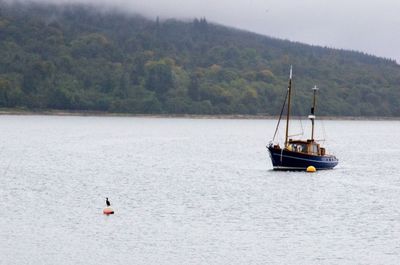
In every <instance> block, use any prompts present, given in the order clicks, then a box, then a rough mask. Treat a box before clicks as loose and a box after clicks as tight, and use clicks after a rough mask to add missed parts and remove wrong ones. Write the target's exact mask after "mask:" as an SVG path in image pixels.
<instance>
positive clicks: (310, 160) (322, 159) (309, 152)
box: [267, 67, 339, 170]
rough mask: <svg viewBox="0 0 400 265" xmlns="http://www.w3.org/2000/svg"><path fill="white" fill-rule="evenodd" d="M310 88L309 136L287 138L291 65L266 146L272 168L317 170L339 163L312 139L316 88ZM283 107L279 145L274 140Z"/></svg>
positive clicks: (329, 167)
mask: <svg viewBox="0 0 400 265" xmlns="http://www.w3.org/2000/svg"><path fill="white" fill-rule="evenodd" d="M312 90H313V105H312V107H311V114H310V115H309V116H308V118H309V119H310V121H311V125H312V127H311V138H310V139H306V140H301V139H289V124H290V103H291V94H292V67H290V74H289V85H288V89H287V92H286V97H285V100H284V103H283V106H282V110H281V114H280V116H279V120H278V124H277V126H276V130H275V134H274V137H273V139H272V141H271V142H270V143H269V145H268V146H267V148H268V151H269V155H270V157H271V161H272V165H273V168H274V170H306V169H307V168H308V167H310V166H313V167H314V168H315V169H318V170H320V169H332V168H334V167H335V166H336V165H337V164H338V163H339V160H338V159H337V158H336V157H335V156H334V155H329V154H327V152H326V149H325V148H323V147H322V146H321V145H320V144H319V143H318V142H317V141H316V140H315V139H314V120H315V106H316V93H317V90H318V88H317V87H316V86H314V88H312ZM286 101H287V102H286ZM286 103H287V104H286ZM286 105H287V108H286ZM285 108H286V109H287V113H286V130H285V142H284V145H283V146H282V147H281V146H280V145H279V143H276V142H274V141H275V137H276V135H277V132H278V129H279V124H280V121H281V119H282V114H283V112H284V109H285Z"/></svg>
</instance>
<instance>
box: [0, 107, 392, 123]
mask: <svg viewBox="0 0 400 265" xmlns="http://www.w3.org/2000/svg"><path fill="white" fill-rule="evenodd" d="M0 115H1V116H4V115H15V116H18V115H21V116H29V115H32V116H82V117H85V116H88V117H144V118H189V119H239V120H274V119H278V116H271V115H263V114H257V115H242V114H216V115H205V114H134V113H110V112H102V111H71V110H69V111H67V110H38V111H32V110H18V109H0ZM300 118H303V119H307V117H300ZM318 118H319V119H320V120H360V121H400V117H364V116H359V117H357V116H319V117H318ZM293 119H299V117H293Z"/></svg>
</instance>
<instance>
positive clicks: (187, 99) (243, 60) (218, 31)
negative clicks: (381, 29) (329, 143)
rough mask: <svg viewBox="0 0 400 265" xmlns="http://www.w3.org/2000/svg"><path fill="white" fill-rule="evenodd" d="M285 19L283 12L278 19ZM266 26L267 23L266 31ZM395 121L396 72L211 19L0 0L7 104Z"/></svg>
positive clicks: (388, 64) (388, 65) (0, 57)
mask: <svg viewBox="0 0 400 265" xmlns="http://www.w3.org/2000/svg"><path fill="white" fill-rule="evenodd" d="M282 15H284V14H282ZM267 26H268V25H266V27H267ZM290 65H293V68H294V87H295V94H294V98H293V107H294V112H295V114H297V115H305V114H307V113H308V111H309V107H310V104H311V87H313V86H314V85H317V86H318V87H320V90H319V98H318V113H319V114H320V115H337V116H397V117H398V116H400V104H399V103H398V100H399V99H400V66H399V65H398V64H397V63H396V62H395V61H393V60H389V59H383V58H378V57H375V56H371V55H366V54H363V53H360V52H354V51H345V50H338V49H331V48H322V47H317V46H310V45H305V44H301V43H296V42H290V41H285V40H279V39H275V38H271V37H266V36H262V35H258V34H254V33H251V32H246V31H241V30H236V29H233V28H228V27H224V26H221V25H216V24H213V23H210V22H208V21H207V20H206V19H205V18H200V19H194V20H193V21H186V22H183V21H177V20H159V19H158V18H154V19H153V20H151V19H147V18H144V17H141V16H139V15H132V14H128V13H124V12H123V11H115V10H114V11H111V10H109V11H105V10H97V9H95V8H93V7H91V6H85V5H45V4H21V3H19V4H18V3H14V4H7V3H5V2H4V1H2V0H0V108H22V109H27V110H48V109H57V110H77V111H86V110H90V111H105V112H123V113H170V114H173V113H176V114H180V113H188V114H261V113H262V114H267V115H276V114H278V113H279V112H280V109H281V104H282V101H283V98H284V95H285V92H286V87H287V79H288V73H289V66H290Z"/></svg>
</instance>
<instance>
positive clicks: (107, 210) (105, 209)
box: [103, 207, 114, 215]
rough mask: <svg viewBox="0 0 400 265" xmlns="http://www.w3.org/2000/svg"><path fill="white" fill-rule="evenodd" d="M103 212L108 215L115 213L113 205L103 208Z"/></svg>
mask: <svg viewBox="0 0 400 265" xmlns="http://www.w3.org/2000/svg"><path fill="white" fill-rule="evenodd" d="M103 214H106V215H109V214H114V210H113V209H112V208H111V207H106V208H104V210H103Z"/></svg>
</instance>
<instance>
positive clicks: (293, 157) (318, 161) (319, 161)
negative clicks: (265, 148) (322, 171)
mask: <svg viewBox="0 0 400 265" xmlns="http://www.w3.org/2000/svg"><path fill="white" fill-rule="evenodd" d="M274 155H275V156H277V157H287V158H292V159H297V160H304V161H312V162H315V163H332V164H334V163H337V162H338V161H329V160H326V161H325V160H324V161H321V160H313V159H306V158H299V157H295V156H288V155H279V154H274Z"/></svg>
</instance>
